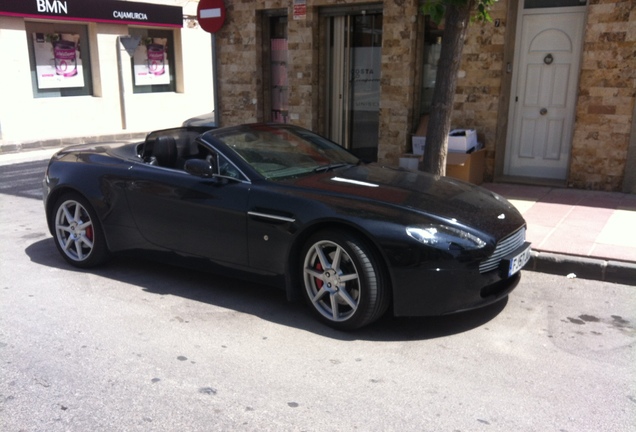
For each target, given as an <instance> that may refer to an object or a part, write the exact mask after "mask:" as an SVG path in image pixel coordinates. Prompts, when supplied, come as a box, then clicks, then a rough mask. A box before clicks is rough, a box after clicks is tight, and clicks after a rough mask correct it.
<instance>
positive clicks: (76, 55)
mask: <svg viewBox="0 0 636 432" xmlns="http://www.w3.org/2000/svg"><path fill="white" fill-rule="evenodd" d="M79 44H80V36H79V35H78V34H75V33H33V53H34V55H35V65H36V66H35V71H36V74H37V79H38V88H40V89H51V88H69V87H84V74H83V73H82V59H81V57H80V52H79Z"/></svg>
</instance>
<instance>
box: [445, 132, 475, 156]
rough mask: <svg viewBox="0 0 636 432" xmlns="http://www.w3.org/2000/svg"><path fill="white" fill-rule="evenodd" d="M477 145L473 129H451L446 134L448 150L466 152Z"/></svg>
mask: <svg viewBox="0 0 636 432" xmlns="http://www.w3.org/2000/svg"><path fill="white" fill-rule="evenodd" d="M476 147H477V132H476V131H475V129H453V130H452V131H450V133H449V134H448V151H449V152H462V153H466V152H468V151H470V150H471V149H474V148H476Z"/></svg>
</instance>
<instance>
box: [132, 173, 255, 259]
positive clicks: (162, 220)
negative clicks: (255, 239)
mask: <svg viewBox="0 0 636 432" xmlns="http://www.w3.org/2000/svg"><path fill="white" fill-rule="evenodd" d="M130 171H131V173H130V174H131V177H130V181H129V184H128V185H127V198H128V203H129V206H130V209H131V212H132V214H133V217H134V220H135V223H136V225H137V228H138V229H139V232H140V233H141V234H142V235H143V237H144V238H145V239H146V240H147V241H149V242H150V243H152V244H154V245H156V246H159V247H161V248H165V249H169V250H173V251H176V252H179V253H183V254H187V255H193V256H198V257H205V258H208V259H210V260H212V261H215V262H218V263H221V264H232V265H239V266H244V265H247V263H248V256H247V240H246V206H247V199H248V194H249V183H247V182H244V181H239V180H234V179H228V178H223V177H213V178H201V177H196V176H193V175H190V174H188V173H186V172H185V171H182V170H176V169H168V168H163V167H158V166H153V165H147V164H138V165H135V166H134V167H133V168H132V169H131V170H130Z"/></svg>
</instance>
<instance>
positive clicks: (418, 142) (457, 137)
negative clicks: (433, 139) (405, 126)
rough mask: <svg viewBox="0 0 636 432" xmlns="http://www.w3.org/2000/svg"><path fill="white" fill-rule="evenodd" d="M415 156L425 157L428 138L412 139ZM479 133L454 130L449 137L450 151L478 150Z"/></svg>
mask: <svg viewBox="0 0 636 432" xmlns="http://www.w3.org/2000/svg"><path fill="white" fill-rule="evenodd" d="M411 145H412V146H413V154H416V155H423V154H424V146H425V145H426V137H425V136H420V135H417V134H416V135H413V136H412V137H411ZM477 146H478V143H477V132H476V131H475V129H453V130H452V131H451V132H450V134H449V135H448V151H449V152H461V153H466V152H468V151H470V150H472V149H475V148H477Z"/></svg>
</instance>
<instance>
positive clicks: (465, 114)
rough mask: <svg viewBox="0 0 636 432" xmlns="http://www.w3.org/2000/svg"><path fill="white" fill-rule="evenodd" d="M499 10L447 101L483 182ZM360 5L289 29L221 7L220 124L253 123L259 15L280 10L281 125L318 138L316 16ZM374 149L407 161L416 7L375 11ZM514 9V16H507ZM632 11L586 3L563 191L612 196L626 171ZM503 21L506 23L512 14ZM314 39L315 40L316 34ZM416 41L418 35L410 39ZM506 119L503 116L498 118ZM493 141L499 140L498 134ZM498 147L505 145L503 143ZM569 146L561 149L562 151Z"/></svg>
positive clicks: (628, 6) (498, 102)
mask: <svg viewBox="0 0 636 432" xmlns="http://www.w3.org/2000/svg"><path fill="white" fill-rule="evenodd" d="M516 1H521V0H500V1H498V2H497V3H495V5H494V7H493V8H492V9H491V12H490V13H491V16H492V18H493V20H494V22H492V23H471V25H470V27H469V29H468V33H467V38H466V45H465V48H464V54H463V59H462V64H461V71H460V76H459V81H458V87H457V93H456V96H455V103H454V113H453V119H452V125H453V127H466V128H475V129H477V131H478V137H479V140H480V141H481V142H483V143H484V145H485V147H486V149H487V165H486V180H487V181H489V180H492V179H493V178H494V174H495V172H497V169H498V167H500V165H502V162H501V160H502V155H503V154H504V151H505V143H502V137H505V128H506V123H507V110H508V104H507V102H506V100H507V98H508V97H509V90H508V89H507V88H506V81H507V82H508V83H509V81H510V80H509V78H508V74H507V73H506V67H505V62H510V61H511V60H510V59H506V56H509V55H510V53H511V52H512V47H513V45H511V44H514V31H510V30H514V27H515V26H516V22H512V21H514V20H515V18H516V17H515V18H511V17H510V15H511V14H509V13H508V12H509V8H511V7H513V6H516V5H517V3H512V2H516ZM356 3H359V4H364V3H369V1H368V0H337V1H328V0H307V14H306V18H305V19H302V20H294V19H293V11H292V1H291V0H259V1H253V0H227V1H226V5H227V9H228V12H227V21H226V25H225V26H224V28H223V29H222V30H221V31H220V32H219V33H218V34H217V50H218V60H219V68H218V77H219V91H220V95H219V101H220V106H219V111H220V115H221V124H222V125H227V124H236V123H241V122H252V121H262V120H264V118H263V112H264V109H263V98H264V97H265V89H264V84H263V74H262V71H263V41H264V37H263V34H262V33H263V19H262V11H263V10H272V9H286V10H287V12H288V17H289V25H288V46H289V64H288V76H289V85H290V106H289V109H290V118H291V123H294V124H298V125H300V126H304V127H307V128H310V129H313V130H317V131H318V132H321V133H325V131H324V130H323V128H324V125H325V117H326V113H325V112H326V109H325V102H324V95H325V94H326V89H325V85H326V84H325V79H324V76H325V66H324V64H325V58H324V55H325V52H326V49H325V47H324V46H322V45H323V44H324V41H325V40H326V37H325V34H324V31H325V30H324V27H325V25H324V24H325V22H326V21H325V19H324V18H321V17H320V16H319V10H320V7H322V6H334V5H346V4H356ZM383 4H384V10H383V16H384V18H383V35H382V75H381V100H380V131H379V134H380V148H379V151H378V160H379V161H381V162H385V163H390V164H397V162H398V160H399V157H400V155H401V154H402V153H405V152H408V151H410V136H411V133H412V132H413V130H414V123H415V121H416V119H415V118H414V117H415V113H416V112H417V111H418V107H417V104H418V103H419V98H418V97H417V94H418V92H419V86H418V83H417V81H418V69H419V68H420V66H419V65H420V64H421V61H422V59H421V53H420V52H419V51H421V49H422V47H421V45H418V43H420V42H421V41H420V39H421V32H422V24H423V20H422V18H421V17H420V16H418V4H419V1H418V0H386V1H384V2H383ZM513 9H514V8H513ZM635 9H636V8H635V7H634V3H633V0H589V6H588V18H587V24H586V29H585V35H584V41H585V42H584V43H585V45H584V50H583V59H582V70H581V75H580V82H579V92H578V103H577V111H576V120H575V127H574V138H573V143H572V152H571V163H570V174H569V178H568V185H569V186H571V187H575V188H584V189H600V190H620V189H621V185H622V182H623V178H624V175H625V170H626V169H633V168H631V167H627V166H626V165H627V163H626V161H627V157H628V149H629V145H630V138H631V135H630V134H631V132H630V127H631V122H632V116H633V112H634V101H635V99H636V90H635V88H636V57H635V56H636V48H635V47H636V10H635ZM512 15H513V14H512ZM321 32H322V33H321ZM418 32H419V33H418ZM503 111H506V112H505V113H502V112H503ZM502 131H503V132H502ZM503 139H504V140H505V138H503ZM568 145H569V143H568Z"/></svg>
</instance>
